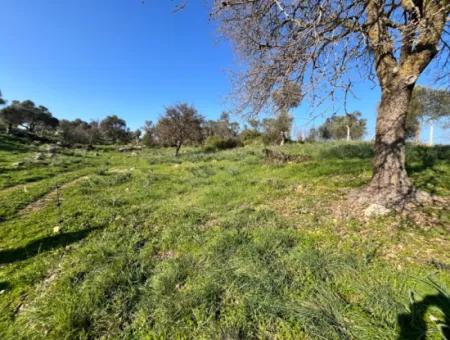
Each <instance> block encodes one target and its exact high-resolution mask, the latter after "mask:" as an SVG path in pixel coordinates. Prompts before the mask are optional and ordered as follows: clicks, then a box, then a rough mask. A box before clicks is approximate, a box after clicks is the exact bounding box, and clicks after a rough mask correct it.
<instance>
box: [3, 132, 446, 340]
mask: <svg viewBox="0 0 450 340" xmlns="http://www.w3.org/2000/svg"><path fill="white" fill-rule="evenodd" d="M6 142H8V143H6ZM6 142H5V143H3V144H0V156H1V159H2V163H1V164H0V166H1V169H2V170H1V173H0V183H2V184H1V185H2V186H3V188H6V189H3V190H2V191H0V215H1V216H2V217H3V221H2V222H0V291H2V293H1V294H0V309H1V311H2V313H0V335H2V336H1V338H5V339H9V338H54V339H61V338H94V337H100V336H105V337H106V338H153V337H163V338H175V337H181V338H183V337H191V338H217V337H224V338H248V337H260V338H295V339H297V338H327V339H328V338H363V339H389V338H391V339H393V338H396V337H398V336H399V335H401V336H411V335H419V334H420V332H422V331H423V330H424V329H425V328H427V327H428V333H429V334H430V336H431V337H432V338H433V337H434V338H439V335H438V332H437V326H436V323H435V322H432V321H430V315H433V316H434V317H436V318H438V319H442V320H443V319H444V315H443V313H444V312H447V313H449V314H450V311H449V309H450V302H449V300H448V299H446V298H444V297H443V296H442V294H441V295H436V294H437V292H438V290H437V289H436V287H433V286H432V285H433V284H432V283H431V282H432V281H435V282H438V284H439V285H446V286H450V272H449V271H448V270H449V268H448V267H446V268H444V267H445V266H442V265H441V264H449V263H450V254H449V252H448V249H450V238H449V230H448V225H449V218H450V216H449V212H448V211H443V210H438V209H435V210H433V211H430V213H432V214H434V215H435V216H436V218H437V219H438V221H439V222H438V223H437V224H436V226H434V227H433V228H420V227H418V226H415V225H414V224H412V223H411V221H408V220H406V219H404V218H400V217H395V216H389V217H384V218H379V219H372V220H370V221H367V222H361V221H356V220H353V219H336V217H335V215H333V214H332V213H331V212H330V210H331V209H330V207H331V206H332V205H334V204H335V202H338V201H339V200H340V199H342V198H343V197H345V193H346V192H348V190H349V189H350V188H353V187H358V186H360V185H363V184H364V183H366V182H367V181H368V179H369V178H370V156H371V155H370V154H371V151H370V147H369V146H368V145H365V144H351V145H348V144H324V145H320V144H319V145H291V146H287V147H285V148H284V151H286V152H290V153H294V154H308V155H311V156H312V160H311V161H308V162H305V163H300V164H296V163H291V164H283V165H269V164H265V163H264V162H263V157H262V150H261V148H259V147H248V148H241V149H236V150H232V151H224V152H219V153H215V154H203V153H201V152H200V151H199V150H192V149H191V150H189V149H186V150H185V151H184V153H183V154H182V156H181V157H180V158H179V159H176V158H174V157H173V156H172V153H173V150H146V151H144V152H142V153H141V154H140V155H139V156H137V157H133V156H131V155H122V154H119V153H116V152H113V151H109V152H101V153H100V154H99V155H98V156H95V155H94V154H93V153H89V152H84V151H81V150H78V151H75V152H73V153H72V154H66V155H58V156H57V157H56V158H55V159H52V160H47V161H44V163H45V162H47V163H46V165H44V164H41V163H37V164H35V163H27V165H26V166H24V168H23V169H12V167H11V164H12V163H14V162H17V161H19V160H23V159H30V157H31V156H32V153H33V152H34V151H35V150H34V147H31V146H26V145H23V144H20V143H16V144H14V143H13V141H11V140H6ZM5 144H8V145H9V146H10V147H6V146H5ZM446 152H447V155H446V154H445V153H446ZM447 156H448V150H444V149H442V150H437V149H431V150H430V149H423V148H422V149H421V148H416V149H412V150H410V154H409V160H410V161H409V170H410V173H411V175H412V177H413V178H414V180H415V182H416V183H417V185H419V186H420V187H422V188H426V189H427V190H428V191H432V192H435V193H438V194H441V195H450V162H449V158H450V157H447ZM439 157H441V158H443V160H438V158H439ZM445 158H446V159H447V160H445ZM82 176H88V178H87V179H84V180H83V181H80V182H77V183H76V185H73V186H70V185H69V186H67V187H66V188H63V189H61V192H60V196H61V197H60V199H61V201H62V203H61V206H60V208H57V206H56V202H55V200H56V198H54V196H48V197H52V199H49V200H47V202H46V205H43V206H40V207H39V209H35V210H32V211H31V212H29V213H27V214H20V211H21V209H23V207H25V206H26V205H27V204H28V203H30V202H33V201H36V200H37V199H39V198H40V197H45V195H46V194H48V193H49V192H52V191H53V190H54V188H55V185H56V184H62V183H70V181H73V180H74V179H76V178H80V177H82ZM24 185H25V186H26V188H27V189H26V191H25V190H24V188H23V186H24ZM8 187H12V188H9V189H8ZM55 226H59V227H61V228H62V229H61V232H60V233H54V232H53V228H54V227H55ZM431 261H434V263H435V264H434V265H433V264H431ZM437 267H439V268H437ZM430 278H431V279H430ZM447 292H448V290H447ZM412 295H414V298H412ZM434 295H436V297H433V296H434ZM412 299H413V300H414V301H416V303H415V304H412V305H411V300H412ZM421 301H423V303H421ZM425 303H432V304H434V305H438V306H439V307H440V308H437V307H436V306H434V307H431V308H430V309H429V310H428V312H427V314H426V315H425V316H422V312H423V311H424V310H425V308H424V305H425ZM411 311H412V313H411ZM412 317H414V318H415V322H414V323H413V324H414V326H415V327H411V325H410V323H411V320H412V319H413V318H412ZM420 320H424V321H423V322H420Z"/></svg>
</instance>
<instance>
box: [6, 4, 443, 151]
mask: <svg viewBox="0 0 450 340" xmlns="http://www.w3.org/2000/svg"><path fill="white" fill-rule="evenodd" d="M175 3H176V2H175V1H169V0H145V1H142V0H114V1H111V0H33V1H30V0H2V10H1V13H0V35H1V40H0V41H1V48H0V89H1V90H2V92H3V96H4V97H5V98H6V99H7V100H12V99H19V100H24V99H31V100H33V101H34V102H36V103H37V104H40V105H45V106H47V107H48V108H49V109H50V110H51V111H52V112H53V113H54V115H55V116H56V117H58V118H68V119H73V118H77V117H80V118H82V119H85V120H90V119H100V118H102V117H104V116H106V115H108V114H117V115H119V116H120V117H123V118H125V119H126V121H127V122H128V124H129V126H130V127H131V128H139V127H141V126H142V125H143V123H144V121H145V120H153V121H156V120H157V119H158V117H159V116H160V115H161V114H162V113H163V111H164V107H165V106H167V105H170V104H173V103H176V102H180V101H186V102H188V103H191V104H194V105H195V106H196V107H197V108H198V109H199V111H200V113H202V114H203V115H204V116H206V117H208V118H217V117H218V116H219V115H220V113H221V112H222V111H223V110H226V109H228V108H229V104H227V102H226V97H227V95H228V94H229V93H230V91H231V82H230V78H229V76H228V73H229V71H230V70H232V69H233V68H234V67H235V65H236V57H235V56H234V54H233V51H232V48H231V46H230V44H228V43H227V42H226V41H223V40H222V39H220V37H219V35H218V33H217V30H216V26H215V24H214V22H211V21H210V20H209V17H208V11H209V8H208V6H207V1H200V0H192V1H189V4H188V6H187V8H186V9H185V10H184V11H182V12H179V13H177V14H174V13H173V9H174V6H175ZM354 92H355V94H356V96H357V99H351V100H350V102H349V107H348V108H349V109H350V110H359V111H361V112H362V113H363V116H364V117H365V118H367V119H368V121H369V132H368V136H367V137H369V138H370V137H372V136H373V133H374V132H373V131H374V122H375V109H376V105H377V102H378V101H379V90H378V88H377V87H376V86H375V87H374V85H373V84H370V83H363V84H358V85H357V86H356V88H355V90H354ZM309 112H310V109H309V108H308V107H305V106H303V107H300V108H299V109H297V110H296V111H295V112H294V116H295V118H296V121H295V128H296V129H299V128H301V127H302V126H303V125H304V123H305V122H309V123H310V124H309V126H308V127H307V128H309V127H311V126H312V125H313V122H311V117H310V116H309V115H308V113H309ZM330 112H331V111H330ZM322 121H323V118H318V119H316V120H315V122H314V124H315V125H316V126H317V125H319V124H320V123H321V122H322ZM423 137H424V138H426V134H424V136H423ZM436 137H437V141H439V142H447V143H448V141H449V139H448V138H449V136H448V131H447V132H445V131H442V130H439V129H438V131H437V132H436Z"/></svg>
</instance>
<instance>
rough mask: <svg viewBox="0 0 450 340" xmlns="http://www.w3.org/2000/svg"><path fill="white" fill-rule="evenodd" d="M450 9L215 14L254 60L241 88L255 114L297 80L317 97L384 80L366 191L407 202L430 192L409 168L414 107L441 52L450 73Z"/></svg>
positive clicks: (433, 2) (440, 5) (256, 8)
mask: <svg viewBox="0 0 450 340" xmlns="http://www.w3.org/2000/svg"><path fill="white" fill-rule="evenodd" d="M449 11H450V3H449V2H448V1H447V0H353V1H350V0H321V1H319V0H305V1H298V0H221V1H219V0H216V1H214V9H213V16H214V17H215V18H216V19H218V20H219V21H220V23H221V27H222V31H223V33H224V34H225V35H226V36H227V37H229V38H231V40H232V41H233V42H234V45H235V48H236V49H237V51H238V52H239V53H240V55H241V56H242V57H243V58H244V59H245V60H246V61H247V62H248V68H247V71H246V72H245V74H243V75H242V78H241V79H240V80H239V82H238V83H239V84H240V85H241V86H240V88H239V93H241V94H242V96H241V103H242V107H243V108H244V107H246V108H250V109H251V110H252V112H254V113H257V112H259V111H261V110H262V109H263V108H264V107H265V106H266V105H268V104H270V99H271V95H272V93H274V92H276V91H277V90H278V89H280V88H283V86H284V85H285V84H287V83H289V82H294V83H296V84H298V85H299V86H300V87H301V89H302V94H305V95H309V97H310V98H311V100H312V102H313V103H317V102H320V99H324V97H329V96H334V95H335V94H336V93H338V91H343V93H344V94H345V95H346V94H347V93H348V92H349V91H350V89H351V87H352V81H354V77H355V75H356V74H359V75H360V76H361V77H362V78H367V77H368V78H370V79H375V78H377V79H378V82H379V85H380V87H381V92H382V95H381V101H380V104H379V106H378V115H377V124H376V138H375V157H374V162H373V176H372V179H371V182H370V184H369V185H368V187H366V188H365V189H364V190H363V192H361V193H359V195H358V196H359V197H360V200H361V203H364V201H365V202H377V203H378V204H381V205H383V206H385V207H389V208H402V207H403V206H404V204H405V203H407V202H408V201H411V200H415V199H417V198H418V197H419V196H420V197H422V195H417V191H416V190H415V189H414V187H413V185H412V183H411V181H410V180H409V178H408V176H407V173H406V170H405V125H406V124H405V122H406V116H407V110H408V104H409V102H410V99H411V93H412V90H413V88H414V85H415V83H416V81H417V79H418V77H419V76H420V75H421V73H422V72H423V70H424V69H425V67H427V65H428V64H429V63H430V62H431V61H432V60H433V59H436V60H437V59H438V58H436V56H437V55H438V54H440V55H441V56H442V58H440V59H439V60H441V61H442V63H441V64H440V66H441V67H442V69H441V71H440V72H439V73H440V76H441V79H445V80H447V81H448V79H449V76H448V74H449V72H448V64H447V62H448V57H449V43H448V34H447V31H446V28H447V26H448V24H449V22H448V21H447V20H448V16H449ZM373 71H375V72H373ZM325 88H327V89H328V90H327V91H324V89H325ZM318 90H319V91H318ZM324 95H325V96H324Z"/></svg>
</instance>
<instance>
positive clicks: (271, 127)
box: [0, 83, 450, 155]
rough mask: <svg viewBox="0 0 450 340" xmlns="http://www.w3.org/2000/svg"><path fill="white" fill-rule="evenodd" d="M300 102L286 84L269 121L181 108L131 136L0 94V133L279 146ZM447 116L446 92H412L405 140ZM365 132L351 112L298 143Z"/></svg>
mask: <svg viewBox="0 0 450 340" xmlns="http://www.w3.org/2000/svg"><path fill="white" fill-rule="evenodd" d="M300 100H301V94H300V92H299V89H298V87H297V86H296V85H293V84H292V83H287V84H285V86H283V87H281V88H280V89H279V90H278V91H276V92H275V93H274V94H273V103H274V108H275V114H274V116H273V117H272V118H265V119H262V120H257V119H249V120H247V121H246V122H245V123H244V124H243V125H242V126H241V125H240V124H239V123H238V122H236V121H232V119H231V118H230V114H229V113H227V112H223V113H222V114H221V115H220V117H219V119H217V120H212V119H206V118H205V117H204V116H202V115H201V114H200V113H199V112H198V110H197V109H196V108H195V107H194V106H192V105H188V104H186V103H180V104H176V105H172V106H168V107H167V108H166V109H165V111H164V113H163V115H162V116H161V117H160V119H159V120H158V121H157V122H156V123H153V122H152V121H146V122H145V124H144V126H143V127H142V129H138V130H135V131H132V130H130V128H129V127H128V126H127V123H126V121H125V120H124V119H122V118H120V117H118V116H117V115H109V116H107V117H105V118H104V119H102V120H98V121H96V120H92V121H90V122H87V121H84V120H81V119H74V120H67V119H58V118H56V117H54V116H53V114H52V113H51V112H50V111H49V109H48V108H46V107H45V106H42V105H36V104H35V103H34V102H32V101H31V100H24V101H18V100H13V101H11V102H10V103H8V102H7V101H6V100H5V99H3V97H2V94H1V92H0V106H1V107H2V108H1V109H0V132H3V133H6V134H11V135H27V136H30V137H32V138H38V139H48V140H49V141H59V142H60V143H62V144H65V145H74V144H82V145H94V144H129V143H142V144H144V145H146V146H149V147H160V146H162V147H174V148H175V153H176V154H177V155H178V153H179V151H180V149H181V147H182V146H184V145H204V146H205V149H206V150H207V151H215V150H222V149H227V148H234V147H237V146H240V145H247V144H252V143H264V144H278V145H282V144H284V143H286V142H290V141H291V135H292V124H293V117H292V115H291V114H290V110H291V109H292V108H294V107H296V106H297V105H298V103H299V101H300ZM449 113H450V93H449V91H446V90H436V89H430V88H424V87H417V88H416V89H415V90H414V92H413V98H412V100H411V103H410V108H409V113H408V119H407V138H410V139H415V140H418V139H419V134H420V129H421V126H422V125H423V124H424V123H428V124H430V127H431V128H432V124H433V122H435V121H437V120H439V119H441V120H442V119H448V117H449ZM447 125H449V124H448V123H447ZM366 131H367V121H366V119H363V118H362V115H361V113H360V112H358V111H355V112H351V113H347V114H345V115H336V114H334V115H332V116H331V117H329V118H328V119H326V120H325V122H324V123H323V124H322V125H320V126H319V127H317V128H312V129H310V131H309V133H307V134H306V135H303V134H301V135H299V136H298V138H297V139H298V140H299V141H307V142H308V141H309V142H311V141H318V140H360V139H362V138H363V137H364V136H365V134H366ZM430 133H432V130H431V131H430Z"/></svg>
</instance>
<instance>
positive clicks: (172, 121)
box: [155, 103, 204, 155]
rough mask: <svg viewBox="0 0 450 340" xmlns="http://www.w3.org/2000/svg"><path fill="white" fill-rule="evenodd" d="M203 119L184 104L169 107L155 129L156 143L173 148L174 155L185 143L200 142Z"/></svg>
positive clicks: (192, 108) (193, 108)
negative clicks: (174, 150) (174, 149)
mask: <svg viewBox="0 0 450 340" xmlns="http://www.w3.org/2000/svg"><path fill="white" fill-rule="evenodd" d="M203 123H204V119H203V117H202V116H201V115H200V114H199V113H198V112H197V109H196V108H195V107H193V106H190V105H188V104H186V103H181V104H177V105H174V106H169V107H167V108H166V111H165V113H164V116H163V117H161V119H160V120H159V121H158V124H157V125H156V127H155V131H156V135H157V138H158V141H159V142H160V143H161V144H162V145H166V146H175V147H176V155H178V153H179V151H180V148H181V146H182V145H183V144H185V143H187V142H194V143H196V142H200V141H201V140H202V139H203V133H202V127H203Z"/></svg>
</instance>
